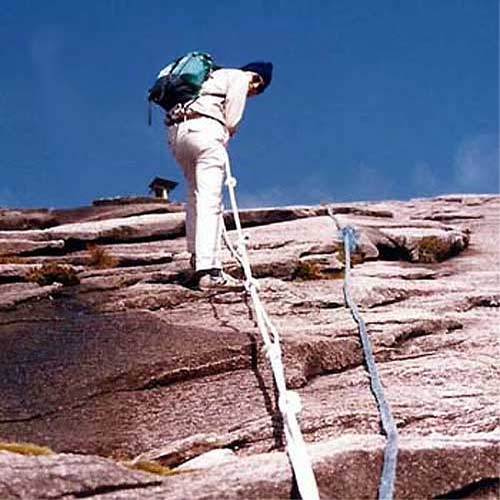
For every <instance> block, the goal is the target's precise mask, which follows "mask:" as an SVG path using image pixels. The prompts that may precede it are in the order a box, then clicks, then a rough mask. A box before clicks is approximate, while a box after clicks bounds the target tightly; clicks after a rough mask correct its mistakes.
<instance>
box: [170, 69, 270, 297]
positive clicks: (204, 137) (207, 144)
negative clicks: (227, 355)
mask: <svg viewBox="0 0 500 500" xmlns="http://www.w3.org/2000/svg"><path fill="white" fill-rule="evenodd" d="M272 69H273V65H272V64H271V63H267V62H253V63H250V64H247V65H245V66H243V67H241V68H239V69H232V68H221V69H216V70H215V71H213V72H211V73H210V75H209V77H208V78H207V79H206V80H205V81H204V83H203V85H202V87H201V92H200V95H199V97H197V98H196V99H195V100H194V101H193V102H192V103H190V104H189V105H188V106H183V105H180V104H178V105H176V106H174V107H173V108H172V109H171V110H170V111H169V112H168V113H167V115H166V118H165V124H166V125H167V127H168V144H169V147H170V150H171V151H172V154H173V155H174V157H175V159H176V160H177V162H178V163H179V165H180V167H181V168H182V170H183V173H184V177H185V178H186V182H187V206H186V239H187V250H188V252H189V253H190V254H191V261H190V262H191V268H192V269H193V271H194V283H195V285H196V286H197V287H198V288H199V289H200V290H214V289H223V290H231V289H232V290H242V289H243V285H242V283H241V282H240V281H238V280H236V279H235V278H233V277H232V276H230V275H228V274H226V273H224V272H223V271H222V264H221V260H220V255H219V254H220V246H221V235H222V222H223V221H222V213H223V206H222V190H223V183H224V178H225V173H226V163H227V162H229V158H228V154H227V150H226V148H227V144H228V141H229V139H230V138H231V137H233V136H234V134H235V133H236V131H237V129H238V125H239V123H240V121H241V118H242V116H243V111H244V109H245V104H246V99H247V97H250V96H255V95H257V94H261V93H262V92H263V91H264V90H265V89H266V87H267V86H268V85H269V84H270V82H271V78H272Z"/></svg>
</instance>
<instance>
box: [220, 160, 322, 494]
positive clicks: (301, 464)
mask: <svg viewBox="0 0 500 500" xmlns="http://www.w3.org/2000/svg"><path fill="white" fill-rule="evenodd" d="M226 174H227V175H226V185H227V187H228V191H229V198H230V201H231V208H232V210H233V216H234V223H235V225H236V231H237V234H238V242H237V245H236V248H235V247H234V246H233V245H232V243H231V242H230V240H229V237H228V235H227V231H226V228H225V226H224V224H223V234H224V239H225V241H226V244H227V246H228V248H229V250H230V252H231V254H232V255H233V257H234V258H235V259H236V260H237V261H238V262H239V263H240V265H241V267H242V268H243V272H244V274H245V289H246V290H247V292H248V293H249V295H250V297H251V299H252V302H253V306H254V310H255V316H256V319H257V326H258V328H259V330H260V333H261V335H262V339H263V340H264V348H265V351H266V355H267V357H268V358H269V361H270V363H271V367H272V370H273V375H274V380H275V383H276V387H277V390H278V408H279V410H280V412H281V415H282V417H283V427H284V433H285V438H286V450H287V453H288V457H289V460H290V464H291V466H292V469H293V471H294V474H295V480H296V481H297V487H298V489H299V492H300V495H301V497H302V499H303V500H319V493H318V486H317V484H316V478H315V477H314V472H313V469H312V465H311V461H310V459H309V456H308V454H307V450H306V446H305V442H304V438H303V436H302V433H301V431H300V426H299V424H298V421H297V414H298V413H299V412H300V410H301V401H300V396H299V395H298V393H296V392H295V391H289V390H287V388H286V382H285V374H284V369H283V361H282V356H281V346H280V338H279V334H278V331H277V330H276V328H275V326H274V325H273V323H272V321H271V320H270V318H269V316H268V314H267V312H266V310H265V308H264V305H263V304H262V301H261V299H260V296H259V291H258V290H259V283H258V281H257V280H256V279H255V278H254V277H253V275H252V270H251V267H250V261H249V259H248V253H247V248H246V242H245V236H244V234H243V230H242V228H241V221H240V216H239V210H238V205H237V203H236V193H235V187H236V179H235V178H234V177H233V176H232V175H231V170H230V167H229V163H226Z"/></svg>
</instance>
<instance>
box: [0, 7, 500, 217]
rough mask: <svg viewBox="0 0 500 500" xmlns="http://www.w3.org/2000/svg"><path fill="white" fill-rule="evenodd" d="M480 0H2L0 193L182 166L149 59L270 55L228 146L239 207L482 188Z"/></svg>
mask: <svg viewBox="0 0 500 500" xmlns="http://www.w3.org/2000/svg"><path fill="white" fill-rule="evenodd" d="M498 24H499V4H498V1H497V0H376V1H375V0H324V1H321V0H310V1H305V0H304V1H302V0H287V1H285V0H252V1H244V2H243V1H238V0H223V1H215V0H214V1H213V2H208V1H201V0H200V1H197V0H194V1H191V2H179V1H167V0H148V1H144V2H141V1H139V0H86V1H84V2H81V1H80V2H77V1H69V0H64V1H62V0H50V1H44V0H37V1H35V0H31V1H28V0H2V1H1V2H0V73H1V75H0V82H1V84H0V148H1V149H0V151H1V153H0V173H1V180H0V206H9V207H70V206H79V205H85V204H89V203H90V202H91V201H92V200H93V199H95V198H98V197H105V196H117V195H132V194H146V193H147V184H148V183H149V181H150V180H151V179H152V178H153V177H154V176H156V175H158V176H162V177H167V178H170V179H175V180H180V181H182V182H181V186H180V187H179V188H177V190H176V191H174V197H175V198H176V199H177V200H183V197H184V182H183V180H182V175H181V172H180V170H178V168H177V166H176V164H175V162H174V160H173V159H172V158H171V156H170V153H169V152H168V150H167V148H166V142H165V131H164V128H163V124H162V121H161V113H160V112H155V113H154V126H153V127H152V128H149V127H147V124H146V104H145V95H146V91H147V89H148V87H149V86H150V85H151V84H152V82H153V80H154V76H155V75H156V73H157V71H158V70H159V69H161V68H162V67H163V66H164V65H165V64H167V63H168V62H169V61H170V60H171V59H173V58H175V57H177V56H179V55H182V54H184V53H185V52H187V51H190V50H203V51H207V52H209V53H211V54H212V55H213V56H214V58H215V59H216V60H217V62H219V63H220V64H221V65H224V66H230V67H231V66H233V67H235V66H236V67H238V66H241V65H243V64H245V63H248V62H250V61H253V60H258V59H264V60H270V61H272V62H273V63H274V65H275V78H274V81H273V84H272V85H271V87H269V89H268V90H267V91H266V93H265V94H263V95H262V96H259V97H256V98H254V99H251V100H249V102H248V105H247V108H246V111H245V117H244V121H243V123H242V126H241V127H240V131H239V133H238V135H237V136H236V137H235V139H234V140H233V141H232V143H231V145H230V155H231V158H232V165H233V170H234V173H235V175H236V176H237V177H238V180H239V183H238V193H239V195H240V198H241V202H242V204H243V205H245V206H252V205H255V206H259V205H272V204H292V203H319V202H322V201H327V200H330V201H346V200H363V199H364V200H377V199H388V198H391V199H408V198H410V197H416V196H428V195H433V194H438V193H448V192H497V191H498V189H499V171H498V170H499V168H498V161H499V158H498V136H499V126H498V112H499V103H498V93H499V89H498V76H499V67H498V65H499V53H498V42H499V40H498V37H499V32H498Z"/></svg>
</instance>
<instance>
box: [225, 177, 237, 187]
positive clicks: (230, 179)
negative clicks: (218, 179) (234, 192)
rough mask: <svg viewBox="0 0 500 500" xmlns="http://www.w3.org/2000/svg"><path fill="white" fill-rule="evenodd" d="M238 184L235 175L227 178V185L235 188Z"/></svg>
mask: <svg viewBox="0 0 500 500" xmlns="http://www.w3.org/2000/svg"><path fill="white" fill-rule="evenodd" d="M236 184H237V181H236V178H235V177H233V176H232V175H230V176H228V178H227V179H226V186H228V187H230V188H235V187H236Z"/></svg>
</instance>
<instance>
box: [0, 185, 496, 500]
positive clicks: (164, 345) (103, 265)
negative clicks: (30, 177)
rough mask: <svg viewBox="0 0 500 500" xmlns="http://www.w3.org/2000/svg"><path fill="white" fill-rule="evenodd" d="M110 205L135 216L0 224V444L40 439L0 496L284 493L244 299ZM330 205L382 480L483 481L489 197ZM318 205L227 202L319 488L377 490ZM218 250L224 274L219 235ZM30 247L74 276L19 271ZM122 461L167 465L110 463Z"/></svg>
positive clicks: (0, 483) (473, 484) (450, 490)
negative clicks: (241, 228) (33, 278)
mask: <svg viewBox="0 0 500 500" xmlns="http://www.w3.org/2000/svg"><path fill="white" fill-rule="evenodd" d="M119 208H120V209H125V208H126V209H130V210H131V211H130V212H128V215H127V216H125V217H124V216H123V214H120V215H119V216H118V217H117V216H116V211H115V212H112V213H111V214H110V218H108V219H104V218H103V219H99V220H98V219H96V218H93V219H92V220H90V219H89V217H90V216H89V212H88V211H87V212H85V213H84V216H82V219H81V221H79V219H78V218H77V217H76V216H75V218H74V219H73V220H71V221H65V224H64V225H50V227H48V226H45V227H43V225H38V226H36V228H33V226H30V228H29V229H28V228H27V229H23V227H25V226H23V227H15V226H14V227H9V230H4V231H0V254H2V253H3V254H4V257H2V261H1V262H0V394H1V397H2V404H1V405H0V440H3V441H30V442H34V443H37V444H40V445H47V446H50V447H51V448H52V449H53V450H54V451H55V452H56V454H55V455H52V456H50V457H24V456H20V455H14V454H12V453H1V454H0V462H1V463H2V466H1V467H0V498H58V497H61V496H67V497H69V498H71V497H82V496H89V497H92V496H93V497H97V498H101V497H102V498H103V499H104V498H117V499H118V498H130V499H132V498H153V499H154V498H158V499H160V498H179V499H181V498H213V499H215V498H248V499H253V498H291V497H293V495H294V494H295V490H294V485H293V483H292V480H291V472H290V468H289V464H288V461H287V459H286V455H285V453H284V452H283V435H282V432H281V423H280V419H279V417H278V416H277V413H276V392H275V388H274V384H273V381H272V377H271V374H270V370H269V366H268V363H267V359H266V356H265V353H264V352H263V350H262V342H261V340H260V337H259V333H258V329H257V328H256V325H255V321H254V315H253V311H252V306H251V304H250V302H249V300H248V298H247V297H246V296H245V294H244V293H218V294H217V293H215V294H214V293H211V294H207V293H202V292H199V291H196V290H192V289H190V288H187V287H186V286H184V283H185V280H186V277H187V275H188V267H189V264H188V260H189V255H188V254H187V253H186V252H185V241H184V237H183V236H182V234H183V232H184V228H183V214H182V213H144V214H142V215H141V214H138V213H133V212H132V210H133V209H134V205H127V206H122V207H119ZM332 208H333V209H334V211H335V212H336V213H337V214H339V215H338V216H339V219H340V220H341V221H342V222H343V223H348V224H351V225H353V226H354V227H355V229H356V231H357V232H358V235H359V243H360V245H359V249H358V251H357V252H356V253H355V254H354V255H353V262H354V267H353V270H352V283H353V290H352V294H353V297H354V299H355V300H356V302H357V303H358V305H359V307H360V310H361V313H362V315H363V318H364V320H365V322H366V323H367V326H368V331H369V334H370V336H371V339H372V342H373V346H374V351H375V356H376V359H377V361H378V363H379V370H380V375H381V378H382V382H383V384H384V388H385V391H386V395H387V398H388V400H389V403H390V405H391V407H392V410H393V412H394V416H395V419H396V423H397V425H398V428H399V431H400V434H401V452H400V461H399V465H398V474H397V484H396V496H397V497H398V498H433V497H443V498H496V496H497V495H498V476H499V471H498V463H499V458H500V457H499V433H498V413H499V408H498V401H499V397H498V396H499V390H498V375H499V368H498V362H497V360H498V354H499V350H498V340H497V338H498V336H497V334H498V324H499V319H500V318H499V313H498V307H499V304H500V287H499V284H500V283H499V263H500V262H499V254H500V250H499V248H500V245H499V239H500V237H499V234H498V230H499V222H500V220H499V219H500V210H499V209H500V197H497V196H481V195H474V196H467V195H450V196H444V197H438V198H431V199H417V200H411V201H409V202H395V201H393V202H386V203H371V204H370V203H359V204H352V205H335V204H334V205H332ZM92 209H95V210H101V209H102V210H116V207H112V206H109V207H108V206H102V207H92ZM325 214H326V208H325V207H283V208H277V209H259V210H249V211H245V212H244V213H243V214H242V219H243V221H244V225H245V227H246V229H245V233H246V234H247V236H248V248H249V255H250V259H251V262H252V267H253V270H254V273H255V275H256V276H258V277H259V278H260V285H261V296H262V298H263V300H264V302H265V304H266V306H267V309H268V312H269V314H270V316H271V317H272V319H273V321H274V322H275V324H276V325H277V326H278V329H279V330H280V334H281V339H282V350H283V357H284V362H285V366H286V379H287V382H288V385H289V387H290V388H293V389H295V390H297V392H298V393H299V394H300V396H301V399H302V403H303V410H302V412H301V415H300V424H301V428H302V430H303V432H304V436H305V439H306V441H307V442H308V443H309V444H308V450H309V453H310V455H311V457H312V460H313V464H314V469H315V472H316V475H317V479H318V483H319V487H320V491H321V495H322V498H339V499H340V498H342V499H345V498H375V497H376V489H377V483H378V477H379V474H380V467H381V463H382V452H383V445H384V440H383V437H381V435H380V427H379V419H378V413H377V409H376V406H375V404H374V401H373V397H372V395H371V393H370V390H369V385H368V379H367V376H366V373H365V371H364V369H363V361H362V355H361V349H360V344H359V341H358V334H357V329H356V325H355V323H354V322H353V321H352V318H351V316H350V314H349V311H348V310H347V309H346V308H345V307H344V303H343V296H342V276H343V264H342V258H343V257H342V253H343V252H342V248H341V246H342V245H341V241H340V239H339V237H338V235H337V234H336V231H335V227H334V224H333V221H332V220H331V219H330V218H329V217H327V216H326V215H325ZM101 215H102V213H101ZM2 216H3V217H4V218H6V219H5V220H11V221H12V220H14V219H13V218H12V217H14V216H9V214H8V213H4V214H3V215H2ZM9 217H10V218H9ZM226 222H227V224H228V225H229V226H231V214H227V216H226ZM4 227H5V226H4ZM230 236H231V237H233V239H234V234H233V233H232V232H230ZM15 241H31V242H38V243H44V244H46V245H45V246H40V247H37V248H33V249H26V248H25V247H22V246H19V247H15V245H12V242H15ZM56 241H57V242H62V245H61V244H60V243H58V245H59V246H56V247H54V246H51V245H50V244H47V243H52V242H56ZM87 242H93V243H96V244H97V245H98V247H99V248H100V249H101V253H100V254H97V253H96V252H95V250H91V249H90V248H87V247H86V244H87ZM2 248H3V249H4V250H3V251H2ZM7 248H8V251H6V250H5V249H7ZM110 257H111V258H110ZM224 261H225V266H226V268H227V269H229V270H232V271H233V272H234V273H238V269H237V266H236V265H235V263H234V262H233V261H232V260H231V258H230V254H229V252H227V251H225V252H224ZM48 262H55V263H65V264H70V265H72V266H73V267H74V269H75V270H76V272H77V273H78V277H79V279H80V284H79V285H76V286H62V285H60V284H58V283H55V284H53V285H49V286H43V287H40V286H38V285H37V284H36V283H31V282H28V281H27V279H28V278H27V276H28V272H29V271H30V270H31V269H33V268H34V267H37V266H39V264H40V263H48ZM217 450H218V451H217ZM231 452H234V453H235V455H233V454H232V453H231ZM75 453H77V454H80V455H74V454H75ZM75 457H76V458H75ZM103 457H108V458H107V459H105V458H103ZM134 457H135V459H136V461H138V460H156V461H158V462H160V463H162V464H164V465H167V466H169V467H174V468H175V467H177V466H181V465H182V464H184V466H183V472H182V474H178V475H173V476H168V477H162V476H158V475H153V474H145V473H137V472H136V471H131V470H129V469H124V468H123V467H122V466H121V465H120V464H119V463H116V462H114V461H113V460H115V461H116V460H119V459H124V458H127V459H131V458H134ZM197 457H198V458H197ZM209 457H220V459H219V458H215V459H214V458H209ZM110 458H111V459H112V460H110ZM197 460H198V462H197ZM210 460H214V461H213V462H211V461H210ZM200 461H201V463H202V464H203V465H201V466H200V467H199V468H197V467H195V466H196V464H197V463H200ZM207 464H208V465H207ZM193 469H195V470H193ZM54 470H56V471H59V472H57V473H54ZM89 470H90V471H92V472H91V473H90V472H89ZM14 478H15V480H14ZM360 478H362V480H361V481H360ZM2 488H3V489H2ZM35 491H36V492H37V495H39V496H38V497H36V496H35V497H34V496H33V492H35ZM30 495H31V496H30Z"/></svg>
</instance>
